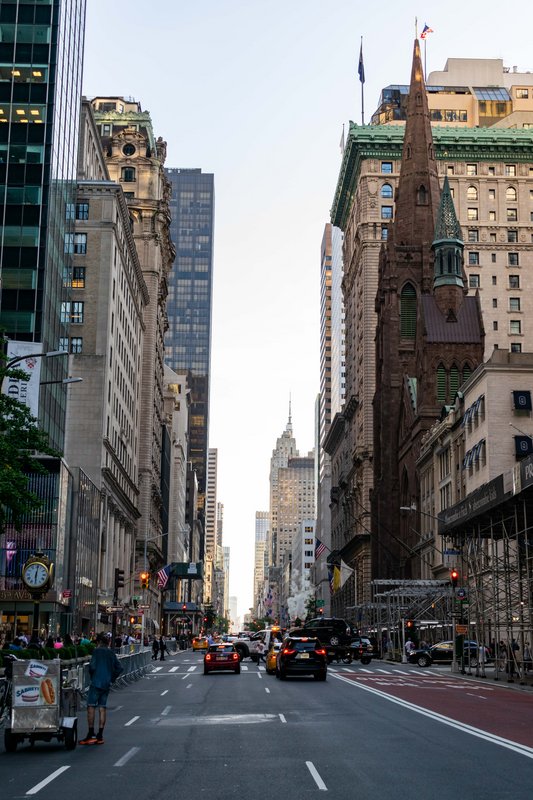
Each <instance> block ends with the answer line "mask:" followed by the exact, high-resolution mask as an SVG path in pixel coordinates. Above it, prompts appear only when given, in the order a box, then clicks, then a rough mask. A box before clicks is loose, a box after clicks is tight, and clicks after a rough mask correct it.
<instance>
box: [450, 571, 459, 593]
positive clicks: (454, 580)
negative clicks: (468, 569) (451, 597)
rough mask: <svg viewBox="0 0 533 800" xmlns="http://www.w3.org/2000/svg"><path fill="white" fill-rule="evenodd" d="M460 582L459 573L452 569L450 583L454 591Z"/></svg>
mask: <svg viewBox="0 0 533 800" xmlns="http://www.w3.org/2000/svg"><path fill="white" fill-rule="evenodd" d="M458 580H459V573H458V572H457V570H456V569H452V571H451V572H450V581H451V583H452V589H455V588H456V586H457V581H458Z"/></svg>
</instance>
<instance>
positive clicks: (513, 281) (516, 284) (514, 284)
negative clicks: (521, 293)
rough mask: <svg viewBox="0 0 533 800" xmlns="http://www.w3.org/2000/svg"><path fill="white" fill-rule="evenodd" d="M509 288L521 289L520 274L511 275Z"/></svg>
mask: <svg viewBox="0 0 533 800" xmlns="http://www.w3.org/2000/svg"><path fill="white" fill-rule="evenodd" d="M509 289H520V276H519V275H509Z"/></svg>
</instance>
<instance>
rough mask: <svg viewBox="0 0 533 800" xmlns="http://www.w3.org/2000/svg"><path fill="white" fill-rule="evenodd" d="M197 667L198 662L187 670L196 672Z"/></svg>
mask: <svg viewBox="0 0 533 800" xmlns="http://www.w3.org/2000/svg"><path fill="white" fill-rule="evenodd" d="M195 669H196V664H195V665H194V667H189V669H188V670H187V672H194V670H195Z"/></svg>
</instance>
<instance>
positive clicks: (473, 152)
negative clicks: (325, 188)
mask: <svg viewBox="0 0 533 800" xmlns="http://www.w3.org/2000/svg"><path fill="white" fill-rule="evenodd" d="M431 130H432V133H433V145H434V147H435V155H436V157H437V160H438V161H490V162H494V161H513V162H514V163H519V162H522V163H524V162H531V163H532V164H533V129H531V128H523V129H518V128H459V127H452V126H447V127H442V126H441V127H437V126H435V127H433V126H432V128H431ZM403 134H404V125H363V126H361V125H356V124H355V123H354V122H350V128H349V131H348V140H347V142H346V148H345V150H344V156H343V159H342V164H341V169H340V173H339V177H338V180H337V188H336V191H335V197H334V200H333V206H332V209H331V222H332V224H333V225H337V227H339V228H341V229H342V230H345V228H346V223H347V220H348V216H349V213H350V209H351V206H352V202H353V198H354V197H355V190H356V188H357V180H358V178H359V172H360V169H361V164H362V162H363V161H364V160H365V159H367V158H375V159H379V160H381V161H400V159H401V157H402V146H403Z"/></svg>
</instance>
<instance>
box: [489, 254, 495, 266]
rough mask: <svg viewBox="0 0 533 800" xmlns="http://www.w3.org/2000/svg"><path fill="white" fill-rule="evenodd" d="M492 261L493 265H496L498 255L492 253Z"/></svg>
mask: <svg viewBox="0 0 533 800" xmlns="http://www.w3.org/2000/svg"><path fill="white" fill-rule="evenodd" d="M490 260H491V262H492V263H493V264H495V263H496V253H491V254H490Z"/></svg>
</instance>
